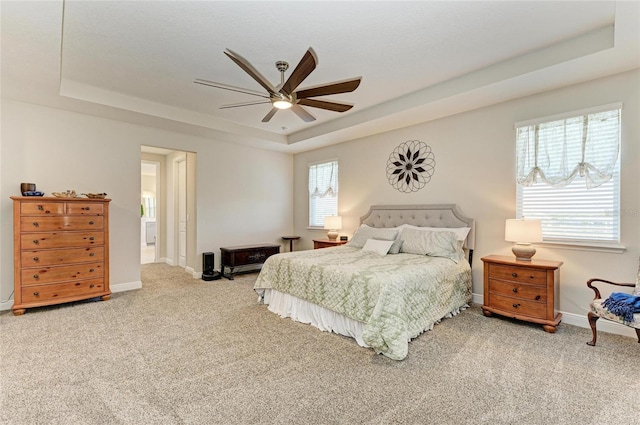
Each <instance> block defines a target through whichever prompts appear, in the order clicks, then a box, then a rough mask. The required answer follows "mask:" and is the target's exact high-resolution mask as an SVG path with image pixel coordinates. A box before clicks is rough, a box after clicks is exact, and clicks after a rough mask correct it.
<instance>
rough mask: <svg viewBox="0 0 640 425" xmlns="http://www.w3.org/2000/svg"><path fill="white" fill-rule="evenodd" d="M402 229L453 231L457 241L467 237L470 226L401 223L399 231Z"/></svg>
mask: <svg viewBox="0 0 640 425" xmlns="http://www.w3.org/2000/svg"><path fill="white" fill-rule="evenodd" d="M403 229H416V230H424V231H428V232H453V233H455V234H456V237H457V238H458V240H459V241H464V240H465V239H467V235H468V234H469V231H471V228H470V227H418V226H414V225H412V224H403V225H402V226H400V231H402V230H403Z"/></svg>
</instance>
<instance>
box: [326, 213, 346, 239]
mask: <svg viewBox="0 0 640 425" xmlns="http://www.w3.org/2000/svg"><path fill="white" fill-rule="evenodd" d="M324 228H325V229H326V230H329V231H328V232H327V238H329V240H332V241H335V240H336V239H338V230H340V229H342V217H341V216H339V215H330V216H327V217H325V218H324Z"/></svg>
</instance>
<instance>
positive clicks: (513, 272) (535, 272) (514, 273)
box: [489, 264, 547, 285]
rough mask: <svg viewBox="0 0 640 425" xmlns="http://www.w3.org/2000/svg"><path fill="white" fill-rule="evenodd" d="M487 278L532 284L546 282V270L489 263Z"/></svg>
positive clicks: (544, 283) (543, 283)
mask: <svg viewBox="0 0 640 425" xmlns="http://www.w3.org/2000/svg"><path fill="white" fill-rule="evenodd" d="M489 278H491V279H503V280H510V281H512V282H520V283H531V284H534V285H546V284H547V272H546V271H545V270H539V269H532V268H525V267H517V266H506V265H503V264H489Z"/></svg>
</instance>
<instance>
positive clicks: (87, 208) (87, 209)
mask: <svg viewBox="0 0 640 425" xmlns="http://www.w3.org/2000/svg"><path fill="white" fill-rule="evenodd" d="M82 209H83V210H86V211H89V210H90V209H91V207H84V208H82Z"/></svg>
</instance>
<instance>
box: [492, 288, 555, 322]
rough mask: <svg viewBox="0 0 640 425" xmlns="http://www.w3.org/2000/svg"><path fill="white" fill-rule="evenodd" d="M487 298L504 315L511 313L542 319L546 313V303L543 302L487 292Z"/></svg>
mask: <svg viewBox="0 0 640 425" xmlns="http://www.w3.org/2000/svg"><path fill="white" fill-rule="evenodd" d="M489 298H490V300H491V302H490V304H491V307H493V308H496V309H498V310H500V311H502V312H503V314H505V315H509V313H513V314H514V315H519V316H529V317H535V318H539V319H543V318H545V316H546V314H547V304H546V303H543V302H536V301H526V300H523V299H520V298H511V297H505V296H502V295H497V294H489Z"/></svg>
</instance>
